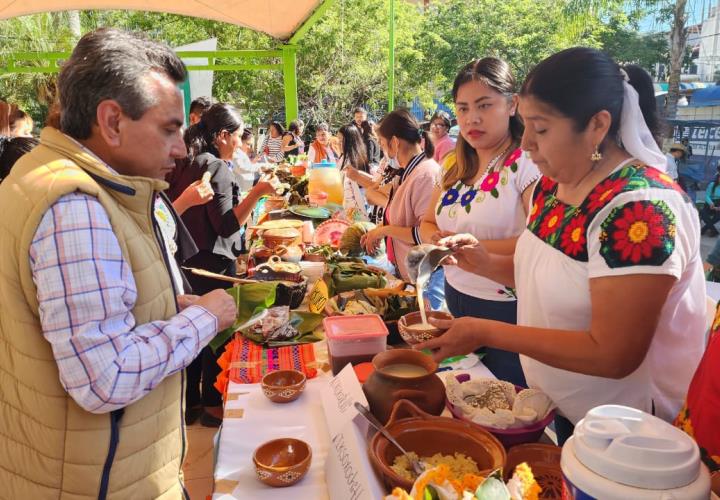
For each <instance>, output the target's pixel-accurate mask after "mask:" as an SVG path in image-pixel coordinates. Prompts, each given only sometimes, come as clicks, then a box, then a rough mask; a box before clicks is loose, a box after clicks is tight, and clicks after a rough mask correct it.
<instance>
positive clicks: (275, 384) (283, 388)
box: [261, 370, 306, 403]
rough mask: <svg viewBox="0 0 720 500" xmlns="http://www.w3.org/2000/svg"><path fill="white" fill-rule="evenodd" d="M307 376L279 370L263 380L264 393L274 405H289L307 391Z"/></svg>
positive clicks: (293, 371) (295, 371)
mask: <svg viewBox="0 0 720 500" xmlns="http://www.w3.org/2000/svg"><path fill="white" fill-rule="evenodd" d="M305 381H306V378H305V374H304V373H302V372H299V371H297V370H278V371H274V372H270V373H268V374H266V375H265V376H264V377H263V379H262V383H261V385H262V391H263V394H265V396H267V398H268V399H269V400H270V401H272V402H273V403H289V402H290V401H295V400H296V399H297V398H299V397H300V394H302V392H303V391H304V390H305Z"/></svg>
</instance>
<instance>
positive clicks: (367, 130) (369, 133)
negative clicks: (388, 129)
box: [360, 120, 377, 141]
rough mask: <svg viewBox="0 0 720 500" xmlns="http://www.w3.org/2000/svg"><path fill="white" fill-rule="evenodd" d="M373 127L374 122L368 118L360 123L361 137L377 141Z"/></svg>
mask: <svg viewBox="0 0 720 500" xmlns="http://www.w3.org/2000/svg"><path fill="white" fill-rule="evenodd" d="M374 127H375V124H374V123H373V122H372V121H370V120H365V121H363V122H362V123H361V124H360V128H361V129H362V135H363V139H365V140H366V141H368V140H373V141H377V135H375V130H374Z"/></svg>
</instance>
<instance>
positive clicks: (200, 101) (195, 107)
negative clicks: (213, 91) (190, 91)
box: [190, 97, 213, 115]
mask: <svg viewBox="0 0 720 500" xmlns="http://www.w3.org/2000/svg"><path fill="white" fill-rule="evenodd" d="M212 105H213V102H212V99H211V98H210V97H198V98H197V99H195V100H193V102H191V103H190V113H195V114H196V115H202V114H203V113H204V112H205V111H207V110H208V109H210V106H212Z"/></svg>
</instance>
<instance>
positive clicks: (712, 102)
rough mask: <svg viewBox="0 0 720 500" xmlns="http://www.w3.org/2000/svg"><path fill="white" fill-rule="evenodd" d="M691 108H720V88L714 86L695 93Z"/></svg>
mask: <svg viewBox="0 0 720 500" xmlns="http://www.w3.org/2000/svg"><path fill="white" fill-rule="evenodd" d="M689 106H690V107H695V108H702V107H705V106H720V87H718V86H717V85H713V86H712V87H705V88H704V89H697V90H696V91H695V92H693V95H692V99H690V103H689Z"/></svg>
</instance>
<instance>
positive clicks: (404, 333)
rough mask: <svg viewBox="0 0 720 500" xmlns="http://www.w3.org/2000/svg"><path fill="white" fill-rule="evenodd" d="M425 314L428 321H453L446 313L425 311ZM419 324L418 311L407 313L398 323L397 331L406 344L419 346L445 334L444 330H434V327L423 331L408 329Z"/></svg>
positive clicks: (420, 317)
mask: <svg viewBox="0 0 720 500" xmlns="http://www.w3.org/2000/svg"><path fill="white" fill-rule="evenodd" d="M425 313H426V314H427V317H428V319H429V318H432V319H442V320H451V319H453V317H452V315H450V314H448V313H446V312H441V311H425ZM421 323H422V316H421V315H420V311H415V312H411V313H408V314H406V315H405V316H403V317H402V318H400V321H398V331H399V332H400V336H401V337H402V339H403V340H404V341H405V342H407V343H408V344H410V345H413V344H419V343H420V342H426V341H428V340H430V339H432V338H435V337H439V336H440V335H442V334H443V333H445V330H441V329H440V328H436V327H434V326H429V327H427V328H423V329H415V328H409V327H410V326H411V325H419V324H421Z"/></svg>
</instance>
